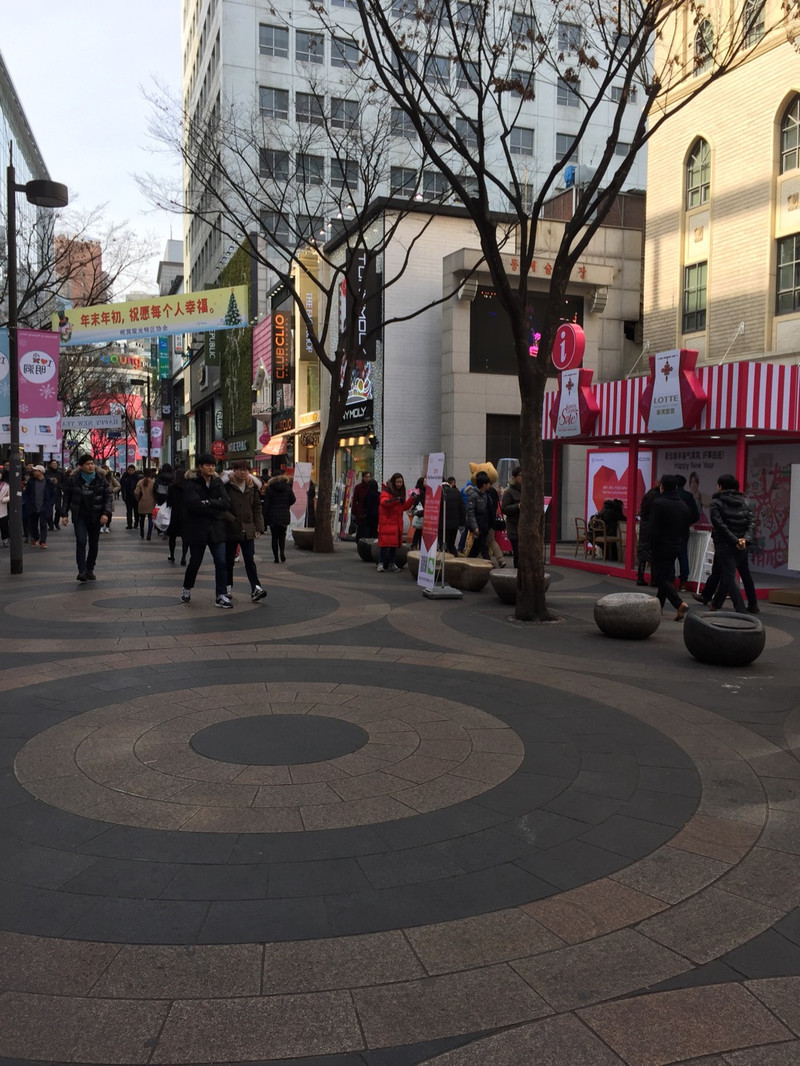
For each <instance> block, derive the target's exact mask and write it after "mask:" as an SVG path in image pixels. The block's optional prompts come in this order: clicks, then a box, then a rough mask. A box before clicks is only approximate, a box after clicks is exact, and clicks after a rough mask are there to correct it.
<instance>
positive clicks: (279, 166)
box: [258, 148, 289, 181]
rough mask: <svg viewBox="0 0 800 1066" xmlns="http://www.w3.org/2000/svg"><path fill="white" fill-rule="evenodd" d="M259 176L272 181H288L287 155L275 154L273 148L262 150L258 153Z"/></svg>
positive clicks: (286, 153) (285, 153)
mask: <svg viewBox="0 0 800 1066" xmlns="http://www.w3.org/2000/svg"><path fill="white" fill-rule="evenodd" d="M258 162H259V168H258V169H259V174H260V175H261V177H262V178H270V179H271V180H272V181H288V180H289V153H288V152H276V151H275V150H274V149H273V148H262V149H261V151H260V153H259V160H258Z"/></svg>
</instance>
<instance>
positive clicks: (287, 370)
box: [272, 311, 292, 385]
mask: <svg viewBox="0 0 800 1066" xmlns="http://www.w3.org/2000/svg"><path fill="white" fill-rule="evenodd" d="M272 367H273V372H272V377H273V381H274V382H275V383H276V384H279V385H282V384H283V383H284V382H290V381H291V380H292V331H291V328H290V326H289V318H288V316H287V315H286V314H285V313H284V312H283V311H276V312H275V314H274V315H273V316H272Z"/></svg>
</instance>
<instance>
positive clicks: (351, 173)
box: [331, 159, 358, 193]
mask: <svg viewBox="0 0 800 1066" xmlns="http://www.w3.org/2000/svg"><path fill="white" fill-rule="evenodd" d="M331 186H332V187H333V188H334V189H347V191H348V192H351V193H354V192H356V191H357V190H358V163H356V161H355V160H354V159H332V160H331Z"/></svg>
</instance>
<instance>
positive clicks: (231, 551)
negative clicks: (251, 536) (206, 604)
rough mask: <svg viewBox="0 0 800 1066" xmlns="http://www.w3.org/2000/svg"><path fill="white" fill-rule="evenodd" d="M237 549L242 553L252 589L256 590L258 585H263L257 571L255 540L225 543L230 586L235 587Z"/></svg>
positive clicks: (228, 541)
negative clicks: (234, 571) (234, 575)
mask: <svg viewBox="0 0 800 1066" xmlns="http://www.w3.org/2000/svg"><path fill="white" fill-rule="evenodd" d="M237 548H238V549H239V550H240V551H241V553H242V562H243V563H244V571H245V573H246V574H247V580H248V581H249V582H250V588H251V589H254V588H255V587H256V585H259V584H260V583H261V582H260V581H259V580H258V571H257V570H256V559H255V554H256V542H255V541H254V540H227V541H225V564H226V566H227V568H228V584H229V585H231V586H232V585H233V564H234V563H235V561H236V549H237Z"/></svg>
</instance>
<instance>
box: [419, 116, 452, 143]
mask: <svg viewBox="0 0 800 1066" xmlns="http://www.w3.org/2000/svg"><path fill="white" fill-rule="evenodd" d="M421 114H422V117H423V118H424V119H425V122H426V123H427V124H428V125H429V126H430V128H431V132H432V134H433V139H434V140H435V141H447V140H449V139H450V131H449V130H448V128H447V123H446V121H445V120H444V118H443V117H442V116H441V115H437V114H435V113H434V112H433V111H423V112H421Z"/></svg>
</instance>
